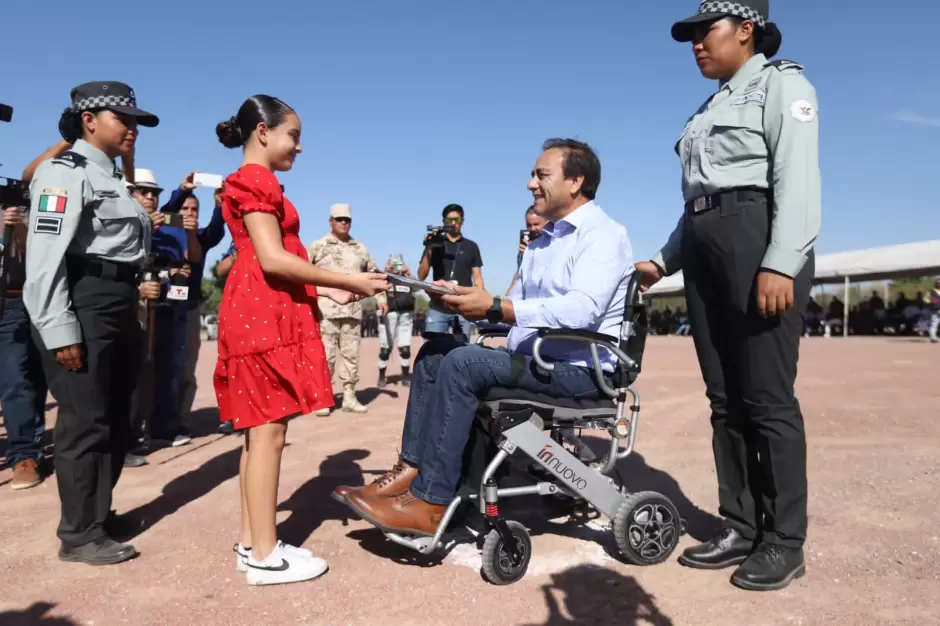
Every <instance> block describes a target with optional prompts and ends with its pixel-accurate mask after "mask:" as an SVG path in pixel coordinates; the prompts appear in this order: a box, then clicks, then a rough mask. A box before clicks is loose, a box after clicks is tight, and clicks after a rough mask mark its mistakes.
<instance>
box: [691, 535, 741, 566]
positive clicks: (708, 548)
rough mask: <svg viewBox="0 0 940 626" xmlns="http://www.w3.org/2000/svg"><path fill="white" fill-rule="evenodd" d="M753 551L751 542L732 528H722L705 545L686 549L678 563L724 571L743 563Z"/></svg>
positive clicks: (701, 544)
mask: <svg viewBox="0 0 940 626" xmlns="http://www.w3.org/2000/svg"><path fill="white" fill-rule="evenodd" d="M753 550H754V542H753V541H751V540H749V539H745V538H744V537H743V536H742V535H741V533H739V532H738V531H736V530H734V529H733V528H724V529H722V530H721V531H720V532H719V533H718V534H717V535H715V536H714V537H712V538H711V539H709V540H708V541H706V542H705V543H700V544H699V545H697V546H692V547H691V548H687V549H686V550H685V551H684V552H683V553H682V555H681V556H680V557H679V563H681V564H682V565H685V566H686V567H692V568H695V569H724V568H726V567H731V566H732V565H739V564H741V563H744V560H745V559H747V557H748V556H750V554H751V552H752V551H753Z"/></svg>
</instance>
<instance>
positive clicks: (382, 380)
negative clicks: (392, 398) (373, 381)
mask: <svg viewBox="0 0 940 626" xmlns="http://www.w3.org/2000/svg"><path fill="white" fill-rule="evenodd" d="M386 385H388V379H386V378H385V368H384V367H380V368H379V387H380V388H381V387H385V386H386Z"/></svg>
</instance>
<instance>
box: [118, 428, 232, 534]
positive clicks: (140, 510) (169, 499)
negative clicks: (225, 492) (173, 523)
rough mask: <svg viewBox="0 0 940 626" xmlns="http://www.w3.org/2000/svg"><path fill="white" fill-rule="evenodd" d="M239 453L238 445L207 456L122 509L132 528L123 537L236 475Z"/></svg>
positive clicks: (156, 521)
mask: <svg viewBox="0 0 940 626" xmlns="http://www.w3.org/2000/svg"><path fill="white" fill-rule="evenodd" d="M241 453H242V449H241V448H240V447H239V448H234V449H232V450H229V451H228V452H223V453H222V454H220V455H218V456H216V457H214V458H212V459H209V460H208V461H206V462H205V463H203V464H202V465H201V466H200V467H198V468H196V469H194V470H191V471H189V472H186V473H185V474H182V475H181V476H177V477H176V478H174V479H173V480H171V481H170V482H169V483H167V485H166V486H165V487H164V488H163V492H162V493H161V494H160V495H159V496H157V497H156V498H155V499H154V500H151V501H150V502H148V503H147V504H144V505H142V506H139V507H137V508H136V509H132V510H130V511H127V512H126V513H123V514H122V517H123V518H124V519H126V520H127V524H128V526H129V527H130V528H131V529H132V530H131V532H130V534H129V535H128V537H127V539H133V538H134V537H136V536H137V535H140V534H142V533H144V532H146V531H147V530H149V529H150V528H152V527H153V526H154V525H155V524H157V523H158V522H160V520H162V519H163V518H165V517H167V516H169V515H172V514H174V513H176V512H177V511H179V510H180V509H181V508H183V507H184V506H186V505H187V504H189V503H190V502H194V501H196V500H198V499H199V498H201V497H203V496H205V495H206V494H208V493H209V492H211V491H212V490H213V489H215V488H216V487H218V486H219V485H221V484H222V483H224V482H225V481H227V480H229V479H231V478H233V477H235V476H237V475H238V461H239V459H240V458H241ZM122 538H123V537H122Z"/></svg>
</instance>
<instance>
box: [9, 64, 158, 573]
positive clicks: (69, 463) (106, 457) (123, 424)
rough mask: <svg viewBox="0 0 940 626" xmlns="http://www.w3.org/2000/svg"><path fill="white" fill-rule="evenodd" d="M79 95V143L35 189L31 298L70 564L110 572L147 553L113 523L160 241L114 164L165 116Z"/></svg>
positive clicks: (75, 106) (108, 89) (70, 122)
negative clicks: (144, 274)
mask: <svg viewBox="0 0 940 626" xmlns="http://www.w3.org/2000/svg"><path fill="white" fill-rule="evenodd" d="M71 97H72V106H71V108H69V109H66V110H65V112H64V113H63V114H62V119H61V120H60V123H59V129H60V131H61V132H62V135H63V138H64V139H65V140H66V141H68V142H70V143H73V145H72V148H71V150H69V151H67V152H65V153H63V154H60V155H59V156H57V157H55V158H53V159H51V160H49V161H46V162H44V163H43V164H42V165H40V166H39V168H38V169H37V170H36V173H35V175H34V177H33V180H32V183H31V185H30V197H31V211H30V220H29V235H28V236H29V245H28V246H27V253H26V284H25V285H24V289H23V299H24V303H25V305H26V308H27V310H28V311H29V315H30V318H31V319H32V322H33V326H34V329H35V336H36V339H37V344H38V345H40V346H41V347H42V348H43V350H42V351H43V369H44V370H45V373H46V378H47V380H48V383H49V389H50V391H51V392H52V395H53V396H55V398H56V400H57V401H58V403H59V416H58V419H57V420H56V425H55V444H56V450H55V463H56V475H57V481H58V485H59V499H60V501H61V504H62V516H61V519H60V521H59V528H58V536H59V539H60V540H61V542H62V546H61V549H60V551H59V558H60V559H62V560H66V561H79V562H83V563H89V564H92V565H104V564H111V563H119V562H121V561H126V560H128V559H131V558H133V557H134V556H136V554H137V553H136V551H135V550H134V548H133V547H132V546H129V545H121V544H119V543H117V542H116V541H114V540H113V539H112V538H111V537H110V536H109V535H108V532H107V529H106V521H108V515H109V513H110V510H111V490H112V488H113V486H114V484H115V483H116V482H117V478H118V476H119V474H120V471H121V468H122V466H123V463H124V453H125V451H126V446H127V445H128V443H129V431H130V394H131V391H132V390H133V389H134V386H135V379H136V376H137V365H138V363H139V361H140V359H139V358H138V349H139V345H138V342H137V333H138V331H137V328H136V324H137V317H136V316H137V275H138V272H139V269H140V267H141V265H142V264H143V263H144V261H145V259H146V258H147V256H148V254H149V249H150V234H151V223H150V219H149V218H148V217H147V215H146V213H145V212H144V210H143V208H142V207H141V206H140V204H139V203H138V202H137V201H135V200H134V199H133V198H132V197H131V196H130V193H129V191H128V189H127V187H126V185H125V182H124V180H123V178H122V176H121V172H120V170H119V169H118V168H117V167H116V166H115V162H114V159H115V158H116V157H117V156H119V155H121V154H122V153H126V152H127V151H128V148H129V147H130V146H131V145H132V144H133V142H134V139H135V137H136V132H137V126H138V124H139V125H141V126H149V127H153V126H156V125H157V123H158V120H157V118H156V117H155V116H154V115H151V114H150V113H147V112H146V111H142V110H140V109H138V108H137V103H136V101H135V97H134V92H133V90H132V89H131V88H130V87H128V86H127V85H125V84H123V83H118V82H96V83H86V84H83V85H80V86H78V87H76V88H74V89H72V92H71Z"/></svg>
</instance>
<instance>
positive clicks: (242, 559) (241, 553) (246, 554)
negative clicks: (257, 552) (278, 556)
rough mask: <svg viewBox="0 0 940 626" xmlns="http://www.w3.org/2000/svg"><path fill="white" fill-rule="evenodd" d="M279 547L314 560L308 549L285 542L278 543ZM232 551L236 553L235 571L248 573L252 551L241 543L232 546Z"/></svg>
mask: <svg viewBox="0 0 940 626" xmlns="http://www.w3.org/2000/svg"><path fill="white" fill-rule="evenodd" d="M277 545H278V546H279V547H282V548H284V549H285V550H287V551H288V552H293V553H295V554H297V555H299V556H302V557H304V558H307V559H312V558H313V552H311V551H310V550H308V549H306V548H297V547H295V546H292V545H289V544H286V543H284V542H283V541H278V542H277ZM232 551H233V552H234V553H235V569H236V570H238V571H239V572H241V573H243V574H244V573H245V572H247V571H248V559H249V558H250V557H251V550H246V549H245V546H243V545H242V544H241V542H239V543H236V544H235V545H234V546H232Z"/></svg>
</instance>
